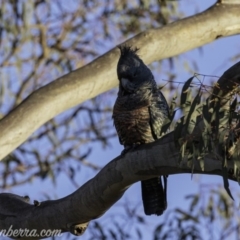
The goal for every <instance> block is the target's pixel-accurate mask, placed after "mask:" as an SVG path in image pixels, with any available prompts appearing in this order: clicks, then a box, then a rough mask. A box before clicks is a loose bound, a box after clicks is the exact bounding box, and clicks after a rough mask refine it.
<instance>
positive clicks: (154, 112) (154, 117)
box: [149, 89, 169, 140]
mask: <svg viewBox="0 0 240 240" xmlns="http://www.w3.org/2000/svg"><path fill="white" fill-rule="evenodd" d="M149 114H150V127H151V130H152V135H153V138H154V139H155V140H156V139H159V138H160V134H161V128H162V126H163V124H164V122H165V120H166V119H167V118H168V114H169V113H168V104H167V101H166V99H165V98H164V96H163V94H162V93H161V91H160V90H158V89H157V91H156V92H153V95H152V101H151V104H150V106H149Z"/></svg>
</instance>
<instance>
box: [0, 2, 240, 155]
mask: <svg viewBox="0 0 240 240" xmlns="http://www.w3.org/2000/svg"><path fill="white" fill-rule="evenodd" d="M225 2H227V1H225ZM228 2H229V3H231V1H230V0H229V1H228ZM239 12H240V3H238V4H215V5H214V6H212V7H211V8H209V9H208V10H206V11H204V12H202V13H200V14H197V15H194V16H192V17H188V18H185V19H182V20H179V21H177V22H174V23H171V24H169V25H167V26H164V27H162V28H157V29H150V30H147V31H145V32H142V33H140V34H138V35H137V36H135V37H133V38H131V39H130V40H128V41H126V42H125V43H126V44H129V45H131V46H134V47H138V48H140V51H139V54H140V56H141V58H142V59H143V61H144V62H145V63H146V64H149V63H151V62H153V61H156V60H161V59H165V58H169V57H172V56H176V55H178V54H180V53H183V52H186V51H188V50H191V49H193V48H196V47H200V46H202V45H204V44H207V43H210V42H212V41H214V40H216V39H218V38H220V37H225V36H231V35H234V34H238V33H240V21H239ZM118 58H119V51H118V49H117V48H114V49H112V50H111V51H109V52H108V53H106V54H104V55H103V56H101V57H99V58H97V59H96V60H94V61H93V62H91V63H89V64H88V65H86V66H84V67H82V68H79V69H77V70H75V71H73V72H71V73H69V74H66V75H64V76H62V77H60V78H58V79H57V80H55V81H53V82H52V83H50V84H48V85H46V86H44V87H42V88H40V89H38V90H36V91H35V92H33V93H32V94H31V95H30V96H29V97H28V98H27V99H25V100H24V101H23V102H22V103H21V104H20V105H19V106H18V107H16V108H15V109H14V110H12V112H11V113H10V114H8V115H7V116H6V117H4V118H3V119H2V120H1V121H0V133H1V137H0V149H1V151H0V159H3V158H4V157H5V156H7V155H8V154H9V153H10V152H11V151H13V150H14V149H15V148H17V147H18V146H19V145H20V144H22V143H23V142H24V141H26V140H27V138H28V137H29V136H30V135H31V134H32V133H33V132H34V131H35V130H37V129H38V128H39V127H40V126H42V125H43V124H44V123H46V122H47V121H48V120H50V119H51V118H53V117H55V116H56V115H58V114H59V113H61V112H63V111H65V110H67V109H69V108H72V107H74V106H76V105H78V104H80V103H82V102H84V101H86V100H87V99H90V98H93V97H95V96H97V95H99V94H100V93H103V92H105V91H107V90H109V89H111V88H113V87H115V86H117V75H116V66H117V61H118Z"/></svg>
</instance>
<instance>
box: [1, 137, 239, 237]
mask: <svg viewBox="0 0 240 240" xmlns="http://www.w3.org/2000/svg"><path fill="white" fill-rule="evenodd" d="M179 154H180V152H179V147H177V146H176V145H175V143H174V137H173V133H170V134H168V135H166V136H165V137H163V138H162V139H160V140H158V141H156V142H154V143H151V144H147V145H143V146H140V147H139V148H138V149H137V150H135V151H133V152H129V153H127V154H126V155H124V156H119V157H117V158H115V159H114V160H112V161H111V162H110V163H109V164H107V165H106V166H105V167H104V168H103V169H102V170H101V171H100V172H99V173H98V174H97V175H96V176H95V177H94V178H92V179H91V180H89V181H88V182H87V183H85V184H84V185H83V186H82V187H80V188H79V189H78V190H77V191H76V192H74V193H73V194H71V195H69V196H67V197H65V198H62V199H59V200H56V201H45V202H42V203H40V205H39V204H37V206H33V205H31V204H28V203H26V202H24V201H20V200H19V197H16V195H12V194H10V195H8V194H0V230H2V229H9V228H10V226H12V229H20V228H21V229H25V228H27V229H29V230H32V229H36V230H37V233H38V234H40V231H41V230H42V229H51V230H56V229H60V230H61V231H62V232H66V231H71V232H73V231H72V229H73V228H74V227H73V226H75V225H78V226H81V223H86V222H89V221H90V220H93V219H96V218H98V217H100V216H101V215H102V214H104V213H105V212H106V211H107V210H108V209H109V208H110V207H111V206H112V205H113V204H114V203H115V202H116V201H118V200H119V199H120V198H121V197H122V195H123V194H124V192H125V191H126V190H127V189H128V188H129V186H131V184H133V183H135V182H137V181H140V180H145V179H149V178H153V177H156V176H159V175H171V174H179V173H190V172H191V171H192V170H191V169H192V168H191V166H189V165H188V163H187V162H181V165H180V164H179ZM204 168H205V169H204V171H202V170H201V167H200V164H199V163H198V162H195V166H194V172H195V173H204V174H214V175H222V162H221V161H219V160H217V159H214V158H213V157H212V156H208V157H207V158H206V159H205V166H204ZM229 178H230V179H232V180H235V179H234V178H233V177H232V176H229ZM38 205H39V206H38ZM79 224H80V225H79ZM78 232H80V230H78ZM75 234H76V232H75Z"/></svg>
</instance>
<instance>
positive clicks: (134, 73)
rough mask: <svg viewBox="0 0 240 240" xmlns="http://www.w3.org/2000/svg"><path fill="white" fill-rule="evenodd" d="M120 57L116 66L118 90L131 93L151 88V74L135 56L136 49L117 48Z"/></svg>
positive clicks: (152, 81)
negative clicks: (118, 82)
mask: <svg viewBox="0 0 240 240" xmlns="http://www.w3.org/2000/svg"><path fill="white" fill-rule="evenodd" d="M119 49H120V52H121V55H120V58H119V61H118V65H117V75H118V79H119V81H120V89H121V90H123V91H124V92H127V93H133V92H135V91H136V90H139V89H142V88H151V87H152V84H153V83H154V84H155V81H154V78H153V75H152V72H151V71H150V69H149V68H148V67H147V66H146V65H145V64H144V62H143V61H142V60H141V59H140V58H139V56H138V55H137V51H138V49H137V48H135V49H133V48H131V47H129V46H125V45H123V46H120V47H119Z"/></svg>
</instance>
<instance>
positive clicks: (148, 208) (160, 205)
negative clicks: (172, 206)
mask: <svg viewBox="0 0 240 240" xmlns="http://www.w3.org/2000/svg"><path fill="white" fill-rule="evenodd" d="M163 180H164V187H163V184H162V180H161V177H158V178H151V179H148V180H145V181H142V182H141V185H142V200H143V207H144V212H145V214H146V215H151V214H156V215H162V214H163V212H164V210H166V208H167V176H163Z"/></svg>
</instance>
